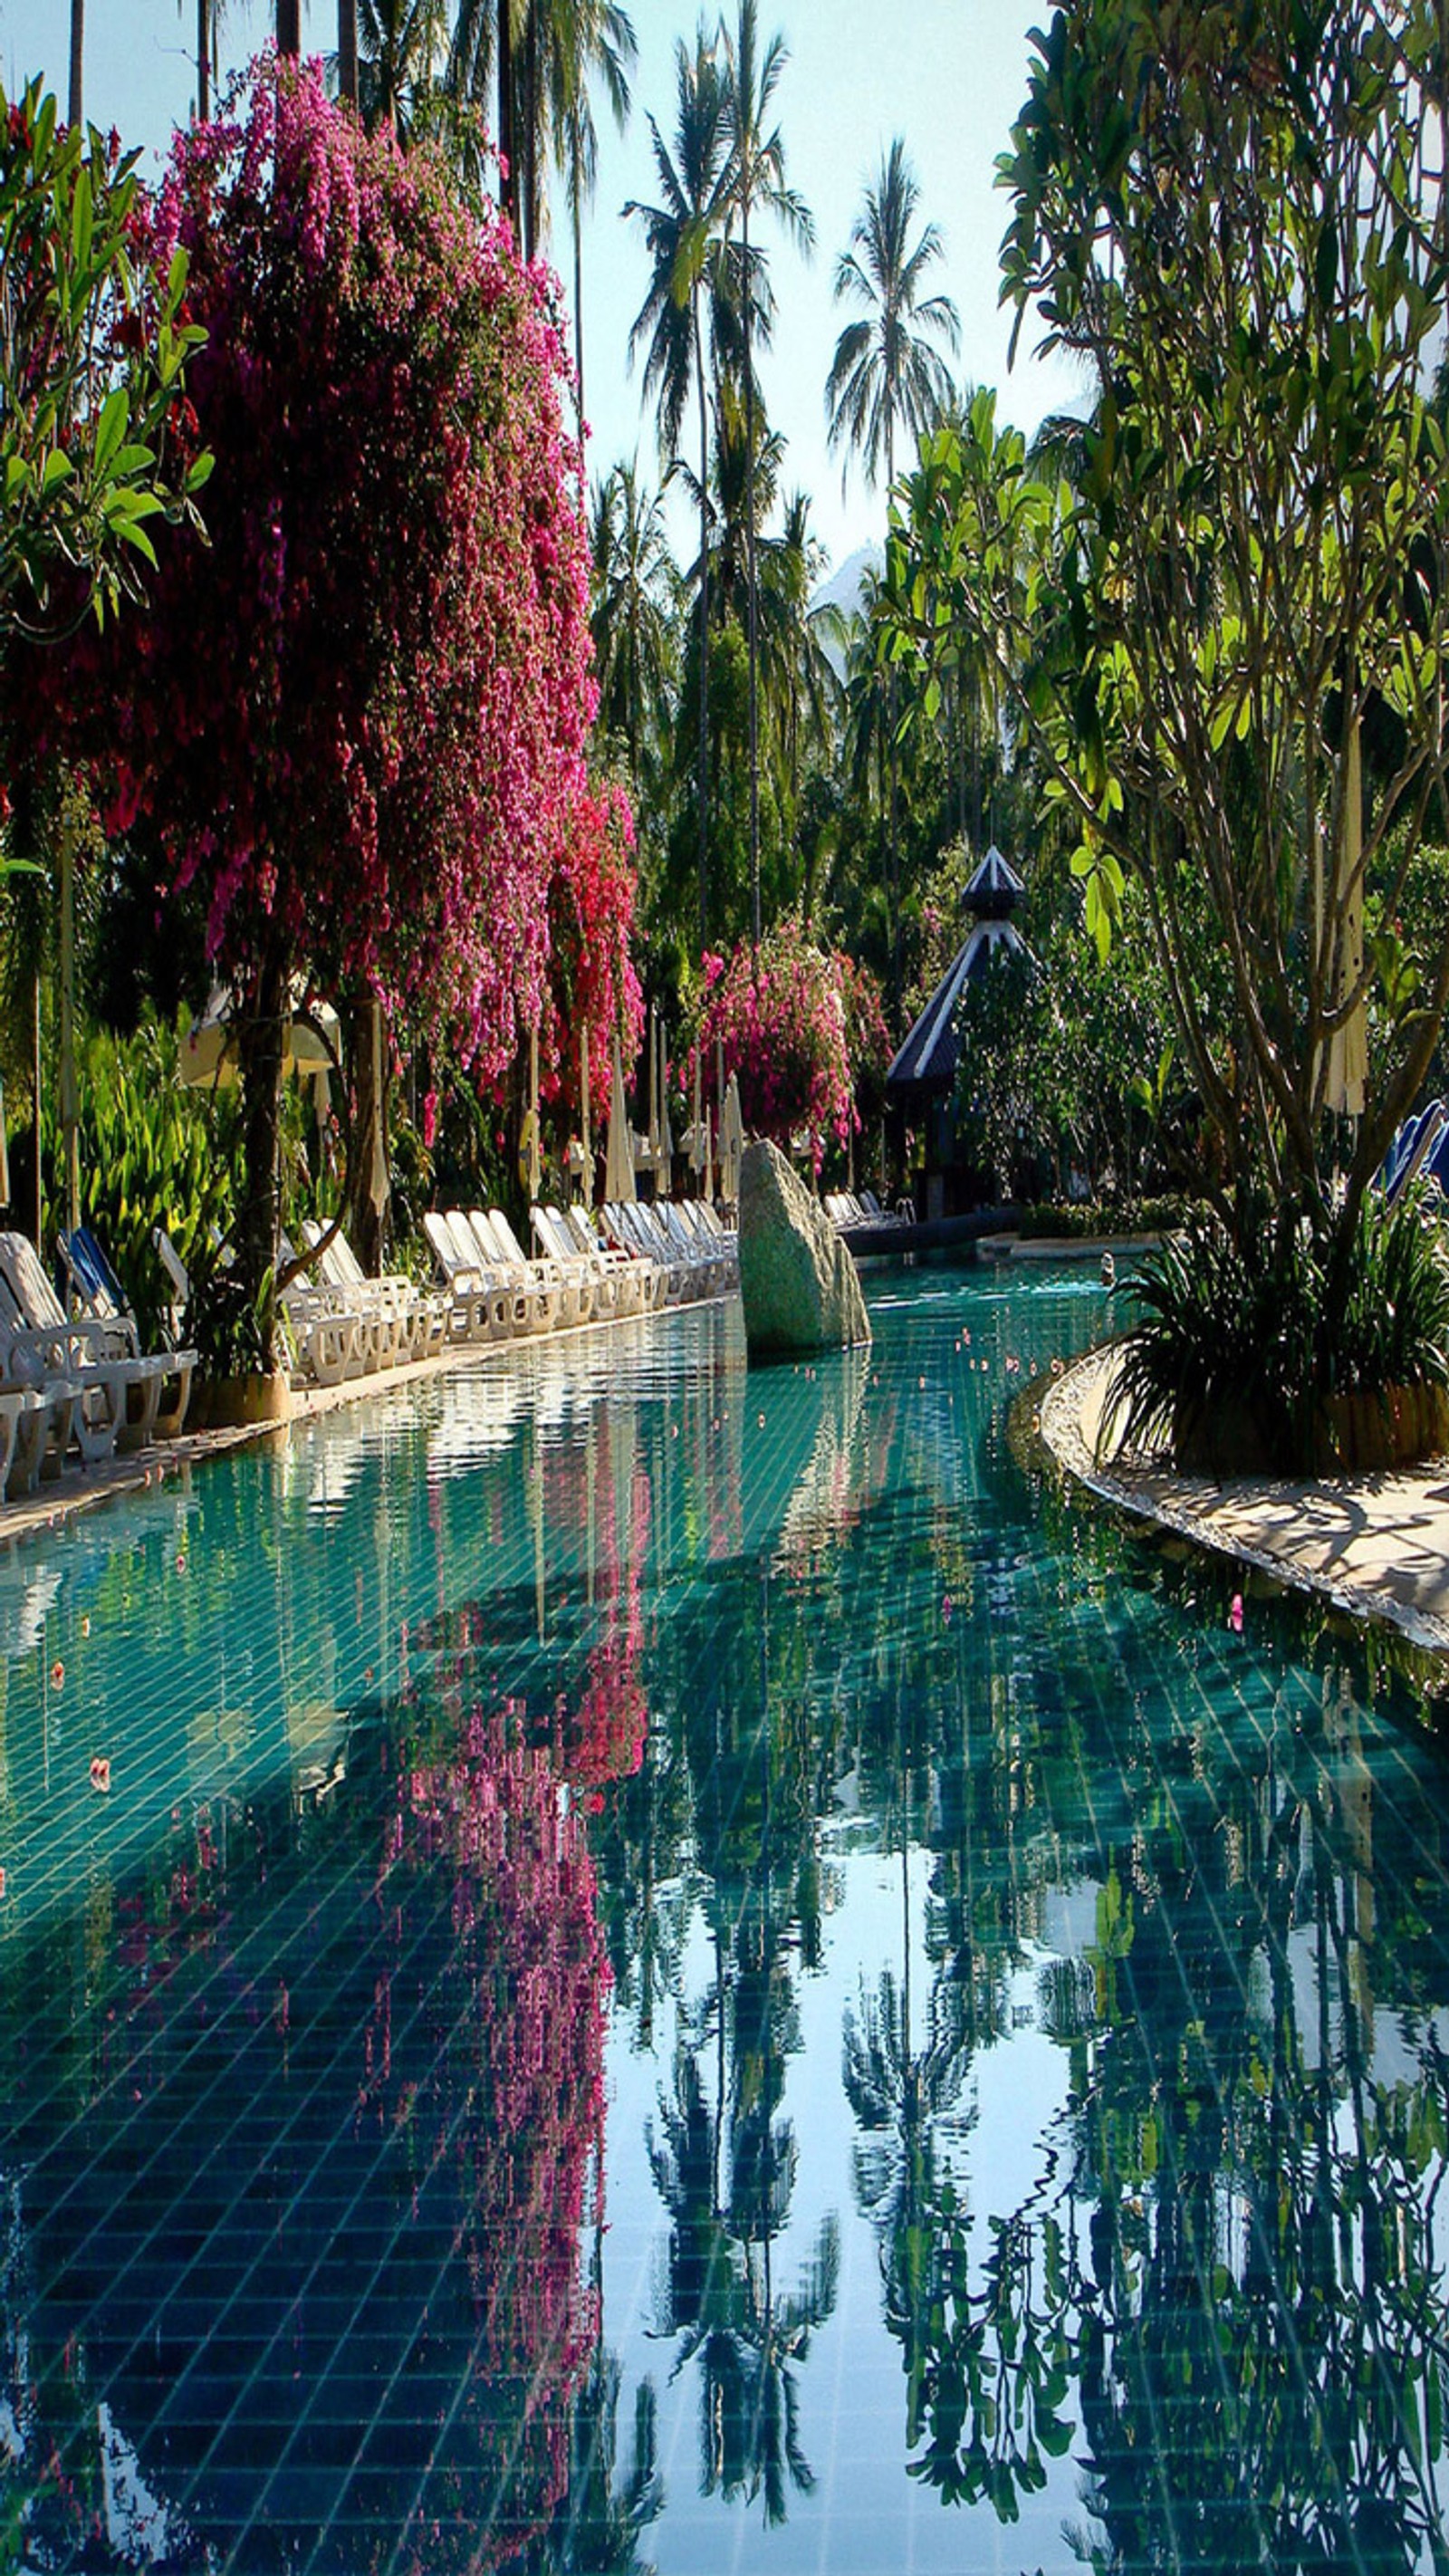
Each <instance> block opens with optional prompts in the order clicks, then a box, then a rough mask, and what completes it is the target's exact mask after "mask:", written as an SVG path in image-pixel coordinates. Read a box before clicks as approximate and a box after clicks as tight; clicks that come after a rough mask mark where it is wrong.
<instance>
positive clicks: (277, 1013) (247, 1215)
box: [236, 37, 290, 1368]
mask: <svg viewBox="0 0 1449 2576" xmlns="http://www.w3.org/2000/svg"><path fill="white" fill-rule="evenodd" d="M279 41H280V37H279ZM289 980H290V979H289V976H288V972H287V965H286V961H285V959H284V958H283V957H281V956H280V955H275V954H274V955H273V956H271V957H268V958H267V959H266V960H265V961H264V963H263V964H262V966H261V967H260V969H259V971H258V974H257V978H256V982H255V984H254V986H253V988H252V991H251V993H250V995H249V996H248V1002H249V1007H244V1009H243V1013H242V1016H241V1018H240V1019H239V1021H238V1026H237V1053H238V1056H239V1059H240V1065H241V1079H242V1166H243V1172H244V1175H245V1178H244V1181H243V1189H242V1200H241V1205H240V1207H239V1208H238V1210H237V1230H236V1231H237V1256H238V1261H239V1264H240V1267H241V1276H242V1279H243V1281H244V1283H245V1286H246V1289H247V1292H248V1295H249V1296H250V1297H251V1298H252V1299H254V1300H255V1301H256V1314H257V1319H258V1323H259V1325H260V1329H261V1345H262V1347H261V1361H262V1366H263V1368H271V1367H272V1366H274V1364H275V1357H276V1336H277V1301H276V1296H275V1293H274V1291H273V1288H272V1285H271V1281H272V1274H273V1272H274V1270H275V1268H276V1262H277V1234H278V1228H279V1225H280V1220H281V1186H280V1170H281V1135H282V1038H283V1031H284V1026H285V1014H286V1007H287V992H288V985H289Z"/></svg>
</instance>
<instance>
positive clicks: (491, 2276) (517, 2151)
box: [359, 1701, 609, 2569]
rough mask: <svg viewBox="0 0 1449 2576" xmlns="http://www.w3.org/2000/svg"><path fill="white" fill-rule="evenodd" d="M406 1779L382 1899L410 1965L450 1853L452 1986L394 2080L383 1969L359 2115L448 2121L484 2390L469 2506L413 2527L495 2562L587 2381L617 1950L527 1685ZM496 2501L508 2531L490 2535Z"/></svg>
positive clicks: (541, 2492) (550, 2480) (524, 2518)
mask: <svg viewBox="0 0 1449 2576" xmlns="http://www.w3.org/2000/svg"><path fill="white" fill-rule="evenodd" d="M399 1788H400V1795H399V1803H398V1806H397V1808H396V1810H395V1812H394V1814H393V1816H392V1818H391V1820H390V1824H389V1830H388V1833H387V1837H386V1842H385V1849H384V1859H383V1870H382V1875H381V1878H380V1881H379V1888H378V1894H379V1899H380V1901H381V1902H382V1904H383V1905H384V1907H385V1908H386V1909H388V1910H389V1911H390V1912H395V1914H396V1918H397V1922H398V1927H399V1964H400V1965H401V1961H402V1958H403V1957H404V1956H405V1955H406V1951H407V1947H408V1935H407V1914H408V1882H409V1880H410V1879H411V1877H412V1875H413V1873H414V1871H416V1872H417V1873H418V1881H417V1883H418V1885H419V1887H420V1888H422V1889H424V1890H425V1889H426V1887H427V1886H428V1885H429V1884H430V1883H432V1882H433V1881H434V1880H435V1876H436V1871H437V1868H438V1866H439V1864H440V1863H442V1864H445V1865H446V1866H447V1868H448V1870H449V1873H450V1875H451V1880H452V1888H453V1898H452V1920H453V1938H454V1948H453V1952H452V1958H451V1961H450V1966H449V1972H448V1976H447V1978H446V1980H445V1981H444V1982H445V1984H446V1986H447V1987H448V1988H449V1989H450V1990H451V1991H450V1992H449V1993H447V1994H446V1995H443V1996H441V1997H440V1998H439V2000H438V2009H439V2013H440V2030H441V2032H442V2041H441V2049H440V2054H439V2056H438V2057H437V2058H436V2059H434V2060H433V2061H432V2062H431V2063H429V2064H428V2065H427V2071H426V2072H425V2073H424V2074H423V2075H422V2078H421V2081H418V2080H416V2070H417V2064H418V2060H417V2051H416V2048H415V2046H411V2045H410V2048H409V2054H408V2061H407V2062H408V2066H409V2067H410V2068H411V2069H412V2070H413V2079H414V2080H403V2079H402V2078H401V2077H399V2078H398V2079H396V2080H395V2079H394V2077H393V2072H392V2069H393V2060H394V2039H393V2029H392V2018H393V1983H394V1980H393V1976H392V1975H387V1976H384V1977H382V1978H380V1979H379V1981H378V1985H377V1989H376V1994H375V1998H374V2006H373V2011H372V2015H371V2019H370V2023H369V2027H368V2029H367V2031H366V2033H365V2040H364V2059H365V2068H364V2084H363V2092H362V2095H361V2097H360V2100H359V2116H360V2117H362V2116H367V2115H368V2113H369V2108H370V2107H371V2108H373V2109H375V2112H376V2113H377V2114H378V2115H380V2116H381V2117H382V2118H383V2119H384V2120H385V2121H386V2122H387V2123H388V2124H389V2125H390V2127H391V2128H392V2130H393V2131H394V2132H395V2134H396V2135H397V2137H398V2139H399V2141H400V2142H401V2141H406V2140H414V2141H416V2142H418V2145H419V2146H421V2145H422V2144H423V2143H424V2142H426V2141H428V2140H431V2139H435V2138H442V2137H445V2136H446V2137H448V2139H449V2143H448V2145H447V2148H446V2153H447V2156H448V2158H449V2160H450V2161H451V2162H453V2163H454V2164H455V2166H456V2170H457V2175H458V2188H459V2191H460V2194H461V2195H462V2203H461V2208H460V2214H459V2224H458V2253H459V2258H460V2259H461V2261H462V2262H463V2263H464V2265H465V2266H466V2275H467V2279H468V2282H469V2284H470V2288H471V2293H472V2298H473V2302H474V2307H475V2311H476V2315H477V2320H478V2328H477V2331H478V2342H477V2367H476V2372H475V2378H474V2388H475V2391H476V2395H475V2398H474V2401H473V2403H472V2404H471V2405H470V2407H469V2409H468V2427H467V2429H468V2433H469V2445H468V2466H467V2470H466V2472H465V2474H464V2476H463V2477H462V2478H461V2479H460V2481H459V2482H458V2485H457V2507H458V2520H457V2522H456V2524H454V2523H452V2522H451V2521H450V2522H446V2523H442V2524H439V2523H438V2522H437V2521H435V2520H434V2518H433V2514H432V2512H431V2511H430V2513H429V2529H428V2532H427V2535H426V2539H427V2547H426V2549H422V2542H423V2538H424V2535H423V2534H422V2533H421V2532H417V2533H414V2534H411V2535H410V2544H409V2545H417V2546H418V2547H419V2548H420V2549H421V2550H422V2554H421V2555H420V2556H419V2558H418V2561H417V2563H418V2565H419V2567H421V2566H423V2565H427V2566H428V2567H429V2568H430V2569H434V2568H437V2567H451V2566H454V2565H459V2566H461V2565H464V2564H466V2565H467V2566H469V2567H470V2568H472V2567H488V2566H491V2565H494V2564H496V2563H497V2562H498V2561H499V2560H501V2559H503V2558H506V2557H510V2556H512V2555H513V2553H514V2552H515V2551H516V2550H517V2549H518V2548H520V2547H521V2546H522V2543H523V2541H524V2539H525V2538H526V2537H527V2535H528V2533H529V2532H531V2531H535V2530H537V2529H538V2528H540V2527H541V2525H542V2524H543V2523H544V2522H545V2521H546V2519H547V2517H548V2515H549V2513H550V2512H551V2511H552V2508H553V2506H554V2504H555V2503H556V2502H557V2500H558V2497H559V2496H560V2495H561V2493H562V2492H563V2487H564V2483H565V2479H566V2476H567V2470H568V2456H567V2431H568V2401H569V2398H570V2395H571V2393H572V2390H573V2388H574V2386H575V2385H576V2383H577V2380H578V2376H579V2373H580V2371H581V2369H582V2368H583V2365H584V2362H585V2360H586V2357H587V2354H588V2351H589V2348H590V2345H591V2342H592V2340H593V2337H594V2335H595V2333H596V2331H597V2321H596V2319H595V2316H594V2313H593V2308H592V2303H591V2299H590V2296H589V2294H588V2292H587V2291H586V2289H585V2287H584V2284H583V2282H582V2279H581V2275H580V2262H579V2242H580V2231H581V2228H582V2226H583V2222H584V2218H585V2215H586V2203H587V2199H588V2187H589V2178H590V2173H591V2170H592V2166H593V2157H594V2150H595V2146H596V2142H597V2139H598V2136H599V2129H600V2122H601V2119H602V2110H603V2033H604V2005H605V1999H606V1996H607V1991H608V1983H609V1976H608V1965H607V1960H606V1957H605V1953H604V1948H603V1943H602V1940H601V1938H600V1934H599V1928H598V1920H597V1906H596V1881H595V1876H594V1868H593V1863H592V1861H591V1859H590V1857H589V1852H588V1847H587V1844H586V1842H585V1839H584V1826H583V1820H582V1817H581V1815H580V1814H579V1812H578V1809H577V1808H576V1807H573V1806H570V1804H569V1802H568V1799H567V1795H566V1792H565V1790H564V1786H563V1783H562V1781H561V1780H560V1777H559V1773H558V1770H557V1769H556V1767H555V1764H554V1762H553V1760H552V1759H551V1757H550V1754H549V1753H548V1751H546V1750H544V1749H543V1748H541V1747H539V1746H537V1745H536V1744H530V1743H529V1742H528V1741H527V1739H526V1734H525V1727H524V1720H523V1712H522V1710H521V1708H520V1707H519V1706H518V1704H517V1703H511V1702H507V1701H505V1702H504V1703H503V1704H502V1706H501V1707H499V1708H497V1709H494V1710H493V1711H491V1712H487V1713H485V1712H484V1711H483V1710H481V1709H473V1710H470V1711H469V1712H468V1713H467V1714H466V1716H465V1717H464V1719H463V1721H462V1726H461V1731H460V1738H459V1742H458V1745H457V1749H456V1750H453V1751H450V1753H449V1754H448V1756H447V1757H446V1758H445V1759H442V1760H438V1761H426V1760H424V1761H421V1762H419V1763H417V1764H415V1765H414V1766H413V1767H412V1768H411V1769H410V1770H409V1771H408V1772H406V1773H405V1775H404V1777H403V1779H402V1781H401V1782H400V1784H399ZM460 1977H461V1978H462V1979H464V1980H465V1981H466V1989H467V2003H466V2009H464V2010H461V2011H460V2010H459V2008H458V2007H459V1998H458V1993H457V1980H458V1979H459V1978H460ZM404 1992H405V1989H404V1988H403V1987H402V1986H400V1987H399V2001H400V2002H401V1998H402V1995H403V1993H404ZM410 2008H411V2003H410ZM460 2055H461V2057H462V2059H463V2062H459V2061H460ZM435 2096H436V2098H434V2097H435ZM460 2104H465V2105H466V2106H467V2109H466V2114H465V2117H464V2119H463V2121H462V2124H461V2127H460V2126H459V2123H458V2117H457V2115H458V2108H459V2105H460ZM409 2151H410V2152H411V2151H412V2150H411V2149H410V2150H409ZM485 2502H486V2504H487V2508H488V2520H489V2527H490V2530H491V2531H494V2532H495V2533H496V2538H495V2539H492V2540H490V2541H489V2542H488V2543H486V2544H485V2545H483V2546H482V2548H481V2549H480V2546H479V2541H478V2525H477V2511H478V2508H479V2507H480V2506H482V2505H483V2504H484V2503H485Z"/></svg>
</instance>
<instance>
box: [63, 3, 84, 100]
mask: <svg viewBox="0 0 1449 2576" xmlns="http://www.w3.org/2000/svg"><path fill="white" fill-rule="evenodd" d="M85 61H86V0H70V99H69V102H68V104H67V108H66V114H67V115H68V117H69V119H70V122H71V124H72V125H79V123H80V121H81V118H82V116H83V114H84V112H85V106H84V102H85Z"/></svg>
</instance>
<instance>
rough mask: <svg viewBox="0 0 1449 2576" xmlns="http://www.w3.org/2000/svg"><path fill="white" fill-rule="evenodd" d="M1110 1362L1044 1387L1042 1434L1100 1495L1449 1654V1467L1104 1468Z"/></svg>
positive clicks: (1096, 1361)
mask: <svg viewBox="0 0 1449 2576" xmlns="http://www.w3.org/2000/svg"><path fill="white" fill-rule="evenodd" d="M1109 1367H1110V1361H1109V1358H1108V1356H1107V1354H1106V1353H1104V1352H1101V1351H1093V1352H1090V1353H1089V1354H1088V1356H1087V1357H1086V1358H1085V1359H1084V1360H1079V1361H1078V1362H1077V1363H1076V1365H1075V1367H1073V1368H1070V1369H1068V1370H1067V1372H1066V1374H1065V1375H1064V1376H1063V1377H1060V1378H1057V1379H1055V1380H1054V1381H1053V1383H1052V1385H1051V1386H1050V1387H1049V1388H1048V1390H1047V1393H1046V1395H1045V1396H1044V1397H1043V1399H1042V1403H1041V1430H1042V1437H1043V1439H1044V1440H1045V1442H1046V1444H1047V1446H1048V1448H1049V1449H1050V1450H1051V1452H1052V1454H1053V1456H1054V1457H1055V1458H1056V1459H1057V1460H1058V1462H1059V1463H1060V1465H1062V1466H1063V1467H1065V1468H1066V1469H1067V1471H1068V1473H1069V1474H1070V1475H1072V1476H1075V1477H1076V1478H1077V1479H1078V1480H1079V1481H1080V1482H1081V1483H1082V1484H1084V1485H1086V1486H1088V1487H1089V1488H1090V1490H1091V1491H1092V1492H1094V1493H1099V1494H1102V1495H1104V1496H1105V1497H1106V1498H1107V1500H1109V1501H1111V1502H1115V1503H1118V1504H1120V1505H1122V1506H1123V1507H1124V1508H1125V1509H1126V1510H1128V1511H1132V1512H1140V1513H1143V1514H1145V1515H1146V1516H1147V1517H1149V1518H1150V1519H1152V1520H1154V1521H1157V1522H1159V1523H1160V1524H1162V1525H1163V1526H1164V1527H1165V1528H1168V1529H1173V1530H1178V1531H1180V1532H1181V1533H1182V1534H1183V1536H1184V1537H1187V1538H1190V1539H1193V1540H1195V1541H1196V1542H1197V1543H1198V1544H1199V1545H1201V1546H1204V1547H1210V1548H1216V1549H1218V1550H1219V1551H1221V1552H1222V1553H1224V1554H1226V1555H1229V1556H1234V1557H1240V1558H1242V1559H1244V1560H1245V1561H1246V1562H1247V1563H1248V1564H1251V1565H1258V1566H1261V1567H1263V1568H1265V1569H1266V1570H1267V1571H1269V1572H1272V1573H1277V1574H1280V1575H1282V1576H1283V1577H1284V1578H1285V1580H1286V1581H1288V1582H1289V1583H1294V1584H1297V1585H1300V1586H1302V1587H1303V1588H1305V1589H1308V1590H1312V1591H1315V1592H1319V1593H1323V1594H1325V1595H1326V1596H1327V1597H1328V1598H1329V1599H1330V1600H1333V1601H1335V1602H1337V1603H1338V1604H1339V1605H1340V1606H1341V1607H1342V1608H1344V1609H1346V1610H1350V1611H1352V1612H1353V1613H1354V1614H1355V1615H1356V1616H1358V1617H1361V1618H1375V1619H1387V1620H1390V1621H1391V1622H1392V1623H1393V1624H1394V1625H1395V1626H1396V1627H1399V1628H1402V1629H1404V1630H1405V1631H1406V1632H1407V1634H1408V1635H1410V1636H1411V1637H1413V1638H1414V1639H1415V1640H1416V1641H1417V1642H1418V1643H1419V1644H1420V1645H1423V1646H1429V1647H1432V1648H1434V1649H1435V1650H1436V1651H1437V1652H1439V1653H1441V1654H1449V1459H1444V1458H1437V1459H1431V1460H1429V1461H1428V1462H1427V1463H1426V1464H1425V1465H1423V1466H1420V1467H1415V1468H1412V1469H1399V1470H1398V1471H1396V1472H1394V1473H1384V1474H1382V1475H1374V1476H1336V1477H1333V1478H1331V1479H1325V1480H1323V1481H1321V1482H1320V1481H1309V1480H1304V1481H1302V1482H1299V1483H1289V1482H1283V1483H1279V1482H1270V1481H1269V1480H1267V1479H1265V1478H1257V1477H1249V1476H1230V1477H1226V1478H1224V1479H1223V1480H1222V1481H1221V1482H1218V1481H1216V1480H1215V1479H1213V1478H1212V1477H1210V1476H1173V1475H1169V1474H1168V1473H1167V1472H1166V1471H1165V1470H1164V1469H1161V1468H1151V1467H1141V1466H1135V1465H1133V1466H1127V1465H1124V1464H1123V1463H1122V1462H1121V1461H1120V1460H1117V1459H1113V1460H1111V1461H1110V1462H1108V1463H1106V1464H1103V1463H1102V1462H1100V1461H1099V1460H1098V1458H1097V1456H1096V1452H1095V1442H1096V1435H1097V1428H1098V1424H1099V1421H1100V1418H1101V1409H1102V1399H1103V1395H1104V1392H1105V1388H1106V1382H1107V1376H1108V1371H1109Z"/></svg>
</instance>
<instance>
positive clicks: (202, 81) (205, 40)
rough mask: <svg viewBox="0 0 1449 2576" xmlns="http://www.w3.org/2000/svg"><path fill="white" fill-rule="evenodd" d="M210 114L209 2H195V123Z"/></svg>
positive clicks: (202, 121)
mask: <svg viewBox="0 0 1449 2576" xmlns="http://www.w3.org/2000/svg"><path fill="white" fill-rule="evenodd" d="M210 114H211V0H196V122H197V124H198V125H205V123H206V122H207V119H208V118H209V116H210Z"/></svg>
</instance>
